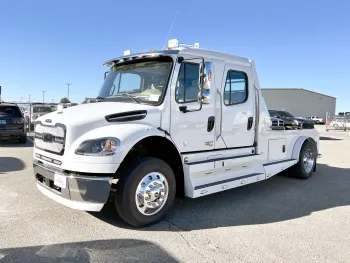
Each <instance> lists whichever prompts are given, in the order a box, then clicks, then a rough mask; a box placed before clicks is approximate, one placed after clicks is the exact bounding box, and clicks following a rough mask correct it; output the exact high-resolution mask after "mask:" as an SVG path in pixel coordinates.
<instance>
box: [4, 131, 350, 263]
mask: <svg viewBox="0 0 350 263" xmlns="http://www.w3.org/2000/svg"><path fill="white" fill-rule="evenodd" d="M318 129H319V130H321V136H322V137H321V138H322V140H321V153H322V154H323V158H322V159H320V160H319V165H318V167H317V172H316V173H315V174H314V175H313V176H312V178H310V179H309V180H306V181H303V180H297V179H293V178H289V177H285V176H275V177H273V178H271V179H269V180H266V181H264V182H260V183H256V184H252V185H248V186H244V187H241V188H237V189H233V190H228V191H225V192H222V193H218V194H214V195H210V196H205V197H202V198H199V199H193V200H192V199H185V200H177V201H176V204H175V206H174V209H173V210H172V212H171V213H170V214H169V216H168V217H167V218H166V219H165V220H163V221H162V222H160V223H159V224H156V225H153V226H150V227H147V228H144V229H134V228H132V227H130V226H128V225H126V224H125V223H123V221H122V220H121V219H120V218H118V216H117V214H116V212H115V210H114V208H113V206H111V205H108V206H106V207H105V208H104V210H103V212H102V213H87V212H83V211H76V210H72V209H69V208H66V207H64V206H61V205H60V204H58V203H55V202H54V201H52V200H50V199H48V198H46V197H45V196H43V195H42V194H41V193H39V192H38V191H37V189H36V187H35V183H34V179H33V174H32V150H33V149H32V143H31V142H30V141H28V143H27V144H26V145H25V146H23V145H18V144H16V143H15V142H7V143H2V144H0V263H3V262H140V261H142V262H158V263H159V262H298V263H299V262H350V250H349V247H350V206H349V205H350V192H349V189H350V162H349V157H350V134H349V133H347V132H341V131H330V132H325V131H324V126H319V127H318Z"/></svg>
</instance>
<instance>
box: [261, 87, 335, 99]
mask: <svg viewBox="0 0 350 263" xmlns="http://www.w3.org/2000/svg"><path fill="white" fill-rule="evenodd" d="M261 90H302V91H308V92H311V93H315V94H318V95H322V96H326V97H330V98H333V99H337V98H336V97H334V96H330V95H327V94H323V93H319V92H316V91H312V90H307V89H303V88H263V89H261Z"/></svg>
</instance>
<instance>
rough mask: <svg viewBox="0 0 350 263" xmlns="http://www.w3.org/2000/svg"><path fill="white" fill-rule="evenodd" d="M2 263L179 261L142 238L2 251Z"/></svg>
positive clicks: (0, 252) (0, 258) (0, 257)
mask: <svg viewBox="0 0 350 263" xmlns="http://www.w3.org/2000/svg"><path fill="white" fill-rule="evenodd" d="M0 262H4V263H5V262H35V263H41V262H51V263H59V262H62V263H66V262H81V263H88V262H106V263H108V262H111V263H112V262H156V263H159V262H178V261H177V260H176V259H175V258H173V257H172V256H170V255H169V254H168V253H167V252H166V251H164V250H163V249H162V248H160V247H159V246H158V245H156V244H154V243H151V242H148V241H143V240H138V239H111V240H95V241H88V242H76V243H64V244H56V245H47V246H46V245H43V246H33V247H18V248H10V249H0Z"/></svg>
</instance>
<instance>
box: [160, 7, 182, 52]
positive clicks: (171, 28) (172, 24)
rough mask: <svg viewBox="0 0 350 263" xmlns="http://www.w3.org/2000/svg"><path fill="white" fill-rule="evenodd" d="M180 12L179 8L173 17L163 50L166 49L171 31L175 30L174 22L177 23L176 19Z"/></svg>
mask: <svg viewBox="0 0 350 263" xmlns="http://www.w3.org/2000/svg"><path fill="white" fill-rule="evenodd" d="M178 13H179V10H177V11H176V14H175V16H174V19H173V22H172V23H171V26H170V29H169V32H168V35H167V36H166V39H165V42H164V45H163V48H162V50H164V47H165V45H166V43H167V41H168V38H169V35H170V33H171V31H172V30H173V27H174V24H175V21H176V18H177V14H178Z"/></svg>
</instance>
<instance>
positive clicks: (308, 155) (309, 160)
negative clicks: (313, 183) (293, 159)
mask: <svg viewBox="0 0 350 263" xmlns="http://www.w3.org/2000/svg"><path fill="white" fill-rule="evenodd" d="M303 163H304V170H305V172H307V173H310V172H311V170H312V167H314V163H315V158H314V152H313V150H311V149H308V150H307V151H306V152H305V153H304V157H303Z"/></svg>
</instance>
